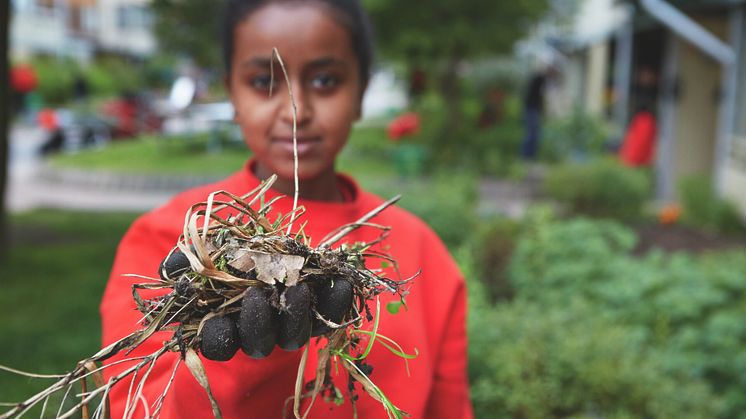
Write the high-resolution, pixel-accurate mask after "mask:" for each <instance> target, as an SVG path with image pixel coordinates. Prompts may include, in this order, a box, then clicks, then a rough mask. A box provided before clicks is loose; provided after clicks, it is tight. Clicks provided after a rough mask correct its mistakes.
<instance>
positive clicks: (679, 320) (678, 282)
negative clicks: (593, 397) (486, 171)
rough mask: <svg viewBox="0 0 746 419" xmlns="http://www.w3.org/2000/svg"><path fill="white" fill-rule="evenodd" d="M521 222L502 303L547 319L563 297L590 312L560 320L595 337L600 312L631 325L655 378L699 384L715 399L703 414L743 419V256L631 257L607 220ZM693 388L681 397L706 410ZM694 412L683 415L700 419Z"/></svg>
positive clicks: (624, 236) (626, 234) (564, 305)
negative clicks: (510, 296) (530, 308)
mask: <svg viewBox="0 0 746 419" xmlns="http://www.w3.org/2000/svg"><path fill="white" fill-rule="evenodd" d="M528 225H530V226H531V228H530V229H528V230H527V231H526V233H525V234H524V235H523V236H522V237H521V239H520V240H519V242H518V245H517V247H516V250H515V253H514V256H513V259H512V261H511V264H510V268H509V276H510V281H511V282H510V283H511V285H512V286H513V287H514V290H513V291H514V293H515V298H514V300H513V301H514V302H513V303H511V304H515V305H516V306H520V305H521V304H528V305H531V304H535V305H536V306H538V307H541V313H542V315H543V316H547V317H548V318H550V319H551V316H552V315H553V314H552V313H554V312H555V311H560V312H563V311H565V310H569V305H570V302H573V301H579V302H580V304H581V305H583V306H586V305H587V306H588V307H589V308H590V309H589V310H588V313H592V314H589V317H588V318H587V319H576V320H573V321H571V322H569V323H570V324H571V326H573V327H574V326H577V327H578V328H579V329H578V330H583V328H584V327H588V329H587V330H588V332H589V333H595V332H594V331H595V330H597V329H596V327H598V329H599V330H601V329H604V328H605V327H606V326H598V325H594V322H595V321H599V320H597V319H596V317H603V318H605V319H607V320H608V322H610V323H609V326H608V327H611V326H614V327H617V326H618V327H621V328H622V329H624V330H636V331H638V332H636V333H639V340H637V341H636V342H637V343H636V345H641V347H642V348H643V349H641V352H639V354H641V356H644V358H646V357H651V359H654V360H656V361H655V363H654V364H655V365H652V366H650V367H649V368H653V370H654V371H656V372H655V374H664V375H665V376H666V377H668V378H667V379H666V380H676V381H677V382H678V383H679V384H678V385H679V386H684V385H685V384H686V383H696V382H705V383H707V385H708V387H709V389H710V392H711V393H712V394H716V395H718V396H721V398H722V402H723V405H722V409H721V411H720V412H719V414H718V415H714V414H712V415H709V417H721V418H739V417H740V418H744V417H746V416H743V412H746V381H744V379H743V377H746V362H744V360H746V322H744V321H743V319H744V318H746V305H744V304H743V302H744V301H746V255H744V254H743V252H733V253H721V254H709V255H705V256H699V257H695V256H689V255H686V254H675V255H673V256H666V255H664V254H663V253H660V252H652V253H650V254H649V255H647V256H646V257H645V258H640V259H638V258H634V257H632V256H631V255H630V254H629V250H630V249H631V248H632V246H633V244H634V240H635V238H634V235H633V233H632V232H631V231H630V230H627V229H626V228H623V227H621V226H620V225H618V224H615V223H611V222H607V221H590V220H585V219H575V220H570V221H555V220H552V219H551V218H548V217H545V218H535V219H532V220H530V222H529V223H528ZM506 310H507V309H506ZM529 314H530V312H529ZM529 314H526V316H528V315H529ZM519 317H520V316H519ZM581 317H582V316H581ZM526 321H527V322H528V321H529V320H526ZM536 321H538V320H536ZM507 323H508V324H511V322H507ZM503 327H507V326H505V325H504V326H503ZM524 327H525V328H528V329H530V328H529V326H524ZM557 327H558V326H557ZM519 330H520V329H519ZM578 333H579V332H578ZM625 333H626V332H625ZM560 338H561V337H558V339H560ZM543 339H549V338H548V337H547V338H543ZM568 339H569V338H568ZM537 345H538V343H537ZM578 356H580V355H578ZM646 359H647V358H646ZM641 362H642V361H641ZM646 362H647V361H646ZM651 380H652V379H651ZM664 381H665V380H664ZM651 382H657V381H655V380H652V381H651ZM661 383H663V381H661ZM661 386H662V388H663V389H665V388H666V387H665V386H663V384H661ZM682 388H683V387H682ZM662 391H664V390H662ZM692 391H693V390H692ZM664 392H665V391H664ZM693 394H694V395H692V396H691V397H692V398H691V400H695V399H696V400H698V401H697V405H698V406H699V409H705V410H701V411H699V412H700V413H702V412H707V411H710V410H711V409H712V408H713V406H715V404H713V403H715V402H714V400H715V397H714V396H707V397H705V396H706V395H705V394H704V393H697V392H694V393H693ZM696 394H699V396H697V397H698V398H697V397H695V396H696ZM674 396H675V394H669V395H668V396H666V397H672V398H674ZM687 397H689V396H687ZM672 400H675V398H674V399H672ZM707 400H713V401H712V403H709V402H707ZM708 406H709V407H708ZM690 408H691V409H693V410H692V412H695V413H696V412H698V410H697V409H695V408H694V407H690ZM695 413H692V414H691V415H684V416H685V417H698V416H701V415H700V414H699V413H696V414H695ZM739 415H740V416H739ZM633 416H635V415H633ZM643 416H646V415H643ZM647 416H648V417H679V416H678V415H673V416H669V415H668V414H666V415H657V414H652V413H651V414H650V415H647ZM704 416H708V415H704ZM635 417H639V416H635Z"/></svg>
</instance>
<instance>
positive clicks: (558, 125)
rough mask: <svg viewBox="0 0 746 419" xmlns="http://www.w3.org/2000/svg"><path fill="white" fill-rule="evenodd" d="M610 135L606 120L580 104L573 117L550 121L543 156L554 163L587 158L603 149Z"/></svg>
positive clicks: (543, 141)
mask: <svg viewBox="0 0 746 419" xmlns="http://www.w3.org/2000/svg"><path fill="white" fill-rule="evenodd" d="M607 138H608V132H607V130H606V127H605V126H604V124H603V122H602V120H601V119H600V118H599V117H597V116H594V115H591V114H588V113H586V112H585V111H584V110H582V109H581V108H578V107H576V108H575V109H574V110H573V112H572V113H571V114H570V115H569V116H567V117H565V118H558V119H553V120H549V121H548V122H547V124H546V127H545V128H544V132H543V133H542V142H541V148H540V155H541V157H542V158H543V159H544V160H548V161H553V162H557V161H563V160H568V159H572V160H581V161H582V160H586V159H588V158H591V157H593V156H597V155H599V154H601V153H602V152H603V150H604V145H605V142H606V139H607Z"/></svg>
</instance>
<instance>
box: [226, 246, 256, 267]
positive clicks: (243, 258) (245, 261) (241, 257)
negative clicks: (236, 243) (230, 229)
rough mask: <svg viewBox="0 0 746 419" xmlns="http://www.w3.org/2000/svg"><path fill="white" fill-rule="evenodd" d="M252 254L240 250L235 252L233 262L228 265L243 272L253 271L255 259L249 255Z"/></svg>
mask: <svg viewBox="0 0 746 419" xmlns="http://www.w3.org/2000/svg"><path fill="white" fill-rule="evenodd" d="M249 253H250V252H249V251H247V250H243V249H239V250H237V251H236V252H235V254H234V255H233V260H231V261H230V262H228V265H230V266H231V267H233V268H236V269H238V270H239V271H241V272H248V271H249V270H250V269H252V268H253V267H254V265H255V263H254V259H253V258H252V257H251V255H250V254H249Z"/></svg>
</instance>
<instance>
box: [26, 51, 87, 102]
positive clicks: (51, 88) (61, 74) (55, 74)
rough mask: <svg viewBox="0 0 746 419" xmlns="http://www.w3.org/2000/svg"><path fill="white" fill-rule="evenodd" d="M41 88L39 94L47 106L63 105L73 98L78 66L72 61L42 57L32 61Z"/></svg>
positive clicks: (38, 89)
mask: <svg viewBox="0 0 746 419" xmlns="http://www.w3.org/2000/svg"><path fill="white" fill-rule="evenodd" d="M31 66H32V67H33V68H34V71H35V72H36V75H37V78H38V81H39V86H38V88H37V92H38V93H39V95H40V96H41V98H42V101H43V102H44V104H45V105H48V106H50V105H51V106H56V105H61V104H63V103H65V102H67V101H69V100H71V99H72V97H73V83H74V82H75V75H76V73H77V72H78V65H77V64H76V63H75V62H74V61H72V60H70V59H62V58H56V57H47V56H40V57H36V58H34V59H33V60H32V62H31Z"/></svg>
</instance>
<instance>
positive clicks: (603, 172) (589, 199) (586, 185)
mask: <svg viewBox="0 0 746 419" xmlns="http://www.w3.org/2000/svg"><path fill="white" fill-rule="evenodd" d="M544 190H545V192H546V194H547V195H548V196H549V197H551V198H554V199H555V200H557V201H558V202H559V203H561V204H563V205H565V206H566V207H567V208H568V209H569V210H570V211H571V212H572V213H574V214H583V215H590V216H594V217H610V218H618V219H622V220H634V219H636V218H639V217H640V216H641V215H642V209H643V205H644V204H645V202H646V201H647V200H648V199H649V198H650V196H651V195H652V186H651V182H650V178H649V176H648V174H647V173H646V172H644V171H642V170H641V169H633V168H628V167H625V166H622V165H621V164H620V163H618V162H617V161H615V160H612V159H594V160H591V161H589V162H586V163H568V164H564V165H559V166H555V167H552V168H551V169H550V170H549V173H548V174H547V176H546V178H545V181H544Z"/></svg>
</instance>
